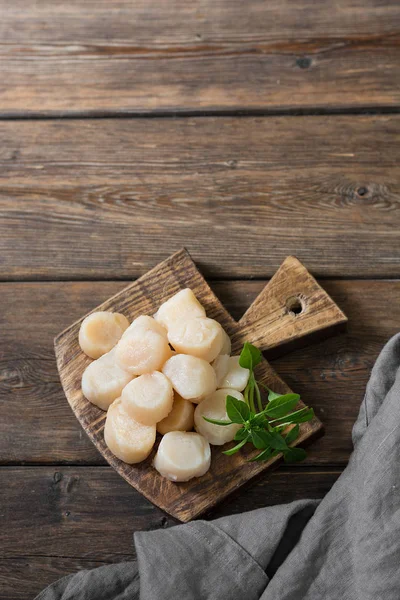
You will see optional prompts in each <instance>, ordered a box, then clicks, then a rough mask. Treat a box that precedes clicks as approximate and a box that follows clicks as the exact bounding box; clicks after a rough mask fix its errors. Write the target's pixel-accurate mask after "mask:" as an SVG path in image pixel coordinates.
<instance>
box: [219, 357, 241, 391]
mask: <svg viewBox="0 0 400 600" xmlns="http://www.w3.org/2000/svg"><path fill="white" fill-rule="evenodd" d="M239 359H240V356H230V357H229V359H228V364H227V367H228V369H227V371H226V373H225V375H224V376H223V377H222V378H221V379H219V380H218V381H217V384H218V387H219V388H230V389H233V390H238V392H242V391H243V390H244V388H245V387H246V385H247V382H248V381H249V376H250V371H249V369H245V368H244V367H241V366H240V365H239ZM214 368H215V367H214Z"/></svg>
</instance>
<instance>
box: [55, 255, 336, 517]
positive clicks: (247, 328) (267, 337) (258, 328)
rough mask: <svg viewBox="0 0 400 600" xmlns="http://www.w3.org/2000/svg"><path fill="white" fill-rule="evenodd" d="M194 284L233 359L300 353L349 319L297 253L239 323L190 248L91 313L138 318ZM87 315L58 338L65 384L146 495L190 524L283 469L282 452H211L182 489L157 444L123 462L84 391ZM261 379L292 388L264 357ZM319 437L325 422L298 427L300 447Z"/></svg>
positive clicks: (83, 418)
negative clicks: (248, 353)
mask: <svg viewBox="0 0 400 600" xmlns="http://www.w3.org/2000/svg"><path fill="white" fill-rule="evenodd" d="M189 286H190V288H191V289H192V290H193V292H194V294H195V295H196V297H197V298H198V300H199V301H200V302H201V304H202V306H204V308H205V309H206V312H207V315H208V316H209V317H211V318H214V319H216V320H217V321H218V322H219V323H220V324H221V325H222V326H223V327H224V329H225V331H226V332H227V333H228V335H229V336H230V337H231V339H232V354H237V353H238V352H240V349H241V348H242V347H243V344H244V342H245V341H249V342H252V343H254V344H256V345H257V347H258V348H260V350H268V351H269V350H270V349H272V350H274V349H277V348H278V349H279V350H280V351H282V349H283V348H286V346H288V345H289V346H290V347H291V348H294V347H296V346H299V345H304V339H308V338H309V337H310V336H311V335H315V334H318V336H319V337H321V338H323V337H326V335H330V334H331V333H332V332H334V331H335V330H336V329H337V328H339V327H340V328H342V327H343V326H344V325H345V324H346V322H347V318H346V316H345V315H344V313H343V312H342V311H341V310H340V308H339V307H338V306H337V305H335V303H334V302H333V300H332V299H331V298H330V297H329V295H328V294H327V293H326V292H325V291H324V290H323V289H322V288H321V287H320V286H319V285H318V284H317V282H316V281H315V279H314V278H313V277H312V276H311V275H310V274H309V273H308V271H307V269H306V268H305V267H304V266H303V265H302V264H301V263H300V262H299V261H298V260H297V259H296V258H295V257H292V256H290V257H288V258H287V259H286V260H285V261H284V262H283V263H282V265H281V266H280V268H279V269H278V271H277V272H276V274H275V275H274V276H273V277H272V279H271V280H270V281H269V283H268V284H267V285H266V287H265V288H264V289H263V290H262V292H261V293H260V294H259V296H258V297H257V298H256V300H255V301H254V303H253V304H252V305H251V306H250V307H249V309H248V310H247V311H246V313H245V314H244V315H243V317H242V318H241V319H240V320H239V321H238V322H236V321H235V320H234V319H233V318H232V317H231V315H229V313H228V312H227V311H226V309H225V308H224V307H223V305H222V304H221V302H220V301H219V300H218V298H217V297H216V296H215V294H214V293H213V292H212V290H211V289H210V287H209V286H208V285H207V283H206V281H205V279H204V278H203V276H202V275H201V273H200V272H199V271H198V269H197V268H196V265H195V264H194V263H193V261H192V259H191V258H190V256H189V254H188V252H187V251H186V250H185V249H182V250H180V251H178V252H176V253H175V254H173V255H172V256H171V257H169V258H168V259H166V260H165V261H163V262H161V263H160V264H159V265H157V266H156V267H154V268H153V269H151V270H150V271H148V272H147V273H145V274H144V275H143V276H142V277H141V278H139V279H138V280H137V281H135V282H134V283H132V284H131V285H130V286H128V287H126V288H125V289H123V290H122V291H121V292H119V293H118V294H116V295H115V296H112V297H111V298H109V299H107V300H106V301H105V302H104V303H102V304H101V305H100V306H97V307H93V310H96V311H107V310H111V311H113V312H117V313H122V314H124V315H125V316H126V317H127V318H128V319H129V321H133V320H134V319H135V318H136V317H138V316H139V315H141V314H149V315H152V314H154V313H155V312H156V310H157V309H158V308H159V306H160V305H161V304H162V302H165V301H166V300H168V298H170V297H171V296H173V295H174V294H176V293H177V292H178V291H179V290H181V289H184V288H187V287H189ZM300 302H301V304H300ZM293 303H297V304H298V307H299V312H298V313H295V312H293V310H292V309H294V308H295V307H294V306H293ZM84 317H85V315H82V318H81V319H80V320H79V321H77V322H75V323H74V324H72V325H71V326H70V327H69V328H67V329H66V330H65V331H63V332H62V333H60V334H59V335H58V336H57V338H56V339H55V342H54V347H55V352H56V357H57V366H58V371H59V375H60V380H61V384H62V386H63V389H64V392H65V394H66V397H67V399H68V402H69V404H70V405H71V408H72V410H73V411H74V413H75V415H76V417H77V418H78V420H79V422H80V423H81V425H82V427H83V428H84V430H85V432H86V433H87V434H88V436H89V438H90V439H91V440H92V442H93V443H94V444H95V446H96V448H97V449H98V450H99V452H100V453H101V454H102V455H103V456H104V457H105V459H106V460H107V462H108V463H109V464H110V465H111V466H112V467H114V469H115V470H116V471H117V472H118V473H119V474H120V475H121V476H122V477H123V478H124V479H126V481H128V483H130V484H131V485H132V486H133V487H134V488H135V489H137V490H138V491H140V492H141V493H142V494H143V495H144V496H145V497H146V498H148V499H149V500H151V501H152V502H153V503H154V504H156V505H157V506H159V507H161V508H163V509H164V510H165V511H166V512H168V513H169V514H171V515H172V516H174V517H176V518H178V519H180V520H181V521H189V520H191V519H193V518H195V517H198V516H199V515H200V514H202V513H203V512H205V511H206V510H208V509H210V508H211V507H213V506H215V505H216V504H218V503H219V502H221V501H222V500H223V499H224V498H225V497H226V496H227V495H228V494H229V493H231V492H232V491H234V490H237V489H238V488H239V487H240V486H241V485H243V484H244V483H246V482H248V481H249V480H250V479H251V478H252V477H254V476H255V475H257V474H259V473H261V472H262V471H265V470H268V469H271V468H272V467H276V466H277V465H278V463H279V462H280V460H281V458H282V457H281V456H279V455H278V456H276V457H274V458H271V459H270V460H269V461H266V462H260V463H258V462H248V459H249V458H252V457H254V456H256V455H257V453H258V452H257V451H254V450H253V451H252V450H251V449H249V448H247V449H243V451H242V452H240V453H237V454H235V455H234V456H233V457H228V456H225V455H224V454H223V453H222V452H221V450H220V449H219V448H212V452H211V467H210V469H209V471H208V472H207V473H206V474H205V475H204V476H203V477H200V478H196V479H192V480H190V481H188V482H186V483H181V484H179V485H177V484H175V483H173V482H170V481H168V480H166V479H165V478H163V477H161V476H160V475H159V474H158V473H157V472H156V471H155V470H154V468H153V467H152V461H153V458H154V454H155V450H156V446H157V444H156V446H155V449H154V450H153V452H152V453H151V455H150V456H149V458H148V459H147V460H146V461H144V462H142V463H140V464H138V465H129V464H126V463H124V462H122V461H121V460H119V459H117V457H116V456H114V455H113V453H112V452H110V450H109V449H108V447H107V445H106V444H105V441H104V424H105V418H106V413H105V412H104V411H102V410H100V409H98V408H97V407H96V406H93V405H92V404H91V403H90V402H88V400H87V399H86V398H85V397H84V396H83V394H82V390H81V379H82V373H83V371H84V370H85V368H86V367H87V366H88V365H89V364H90V362H91V361H90V359H88V357H87V356H85V355H84V354H83V352H82V351H81V349H80V346H79V343H78V333H79V328H80V326H81V323H82V320H83V318H84ZM257 377H258V378H259V380H260V381H262V382H263V383H264V384H265V385H267V386H268V387H270V388H271V389H273V390H274V391H277V392H281V393H287V392H290V391H291V390H290V388H289V387H288V386H287V385H286V384H285V383H284V381H282V380H281V379H280V378H279V376H278V375H277V374H276V373H275V372H274V371H273V369H272V368H271V366H270V365H269V364H268V363H267V361H265V360H264V361H263V362H262V363H261V364H260V365H259V366H258V367H257ZM305 402H307V398H305ZM301 406H304V404H303V402H302V401H300V402H299V407H301ZM321 434H322V425H321V423H320V421H319V420H318V418H317V417H314V418H313V419H312V420H311V421H309V422H307V423H303V424H301V425H300V435H299V437H298V438H297V440H296V442H295V444H294V445H305V444H308V443H309V442H310V441H311V440H315V439H317V438H318V437H320V436H321ZM231 445H232V446H233V445H234V443H232V444H231Z"/></svg>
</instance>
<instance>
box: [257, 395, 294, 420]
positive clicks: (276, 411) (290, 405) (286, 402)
mask: <svg viewBox="0 0 400 600" xmlns="http://www.w3.org/2000/svg"><path fill="white" fill-rule="evenodd" d="M299 400H300V396H299V394H285V395H284V396H278V397H276V398H274V399H273V400H271V401H270V402H269V403H268V404H267V406H266V407H265V408H264V412H265V414H266V415H268V416H269V417H270V418H271V419H279V418H280V417H284V416H285V415H286V414H287V413H288V412H290V411H291V410H293V409H294V407H295V406H296V404H297V403H298V401H299Z"/></svg>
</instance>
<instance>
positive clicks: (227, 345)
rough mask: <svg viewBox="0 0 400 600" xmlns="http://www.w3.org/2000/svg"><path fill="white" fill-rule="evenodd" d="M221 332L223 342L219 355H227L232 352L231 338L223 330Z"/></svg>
mask: <svg viewBox="0 0 400 600" xmlns="http://www.w3.org/2000/svg"><path fill="white" fill-rule="evenodd" d="M223 332H224V342H223V344H222V348H221V351H220V354H228V355H229V354H230V353H231V350H232V343H231V338H230V337H229V335H228V334H227V333H226V331H225V329H224V330H223Z"/></svg>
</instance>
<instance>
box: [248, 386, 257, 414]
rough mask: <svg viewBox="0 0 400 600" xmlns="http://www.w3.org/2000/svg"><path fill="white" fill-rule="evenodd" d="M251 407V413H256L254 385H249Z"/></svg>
mask: <svg viewBox="0 0 400 600" xmlns="http://www.w3.org/2000/svg"><path fill="white" fill-rule="evenodd" d="M249 406H250V410H251V412H253V413H254V414H255V413H256V407H255V405H254V385H249Z"/></svg>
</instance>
